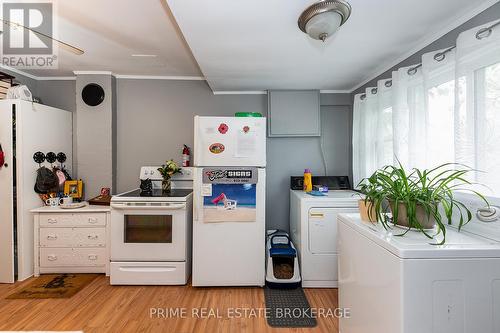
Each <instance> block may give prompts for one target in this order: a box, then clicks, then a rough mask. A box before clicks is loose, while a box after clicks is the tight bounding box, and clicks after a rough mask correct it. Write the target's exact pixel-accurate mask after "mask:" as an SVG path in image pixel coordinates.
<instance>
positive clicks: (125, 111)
mask: <svg viewBox="0 0 500 333" xmlns="http://www.w3.org/2000/svg"><path fill="white" fill-rule="evenodd" d="M117 98H118V99H117V108H118V114H117V189H118V192H121V191H125V190H128V189H132V188H135V187H137V186H138V177H139V169H140V167H141V166H143V165H159V164H161V163H164V162H165V160H167V159H170V158H172V159H174V160H176V161H180V160H181V150H182V145H183V144H187V145H188V146H190V147H193V135H194V133H193V117H194V116H195V115H205V116H215V115H217V116H232V115H234V113H235V112H237V111H251V112H261V113H263V114H265V113H266V112H267V99H266V96H265V95H214V94H213V93H212V91H211V90H210V89H209V87H208V86H207V84H206V83H205V82H204V81H166V80H133V79H119V80H117Z"/></svg>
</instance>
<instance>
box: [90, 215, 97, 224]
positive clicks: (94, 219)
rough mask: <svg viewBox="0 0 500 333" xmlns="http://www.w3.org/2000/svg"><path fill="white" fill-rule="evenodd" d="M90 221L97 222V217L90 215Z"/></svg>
mask: <svg viewBox="0 0 500 333" xmlns="http://www.w3.org/2000/svg"><path fill="white" fill-rule="evenodd" d="M89 223H92V224H95V223H97V219H96V218H95V217H89Z"/></svg>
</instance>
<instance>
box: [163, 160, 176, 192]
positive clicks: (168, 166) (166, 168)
mask: <svg viewBox="0 0 500 333" xmlns="http://www.w3.org/2000/svg"><path fill="white" fill-rule="evenodd" d="M158 171H159V172H160V174H161V175H162V177H163V181H162V182H161V189H162V190H163V192H170V190H171V188H172V182H171V178H172V176H173V175H175V174H176V173H180V172H181V168H179V166H178V165H177V163H175V162H174V160H169V161H166V162H165V164H162V165H161V168H158Z"/></svg>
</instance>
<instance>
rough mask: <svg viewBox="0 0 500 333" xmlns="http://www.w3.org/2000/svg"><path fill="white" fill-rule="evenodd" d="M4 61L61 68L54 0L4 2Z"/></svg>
mask: <svg viewBox="0 0 500 333" xmlns="http://www.w3.org/2000/svg"><path fill="white" fill-rule="evenodd" d="M1 19H2V23H3V24H2V27H1V28H2V32H3V33H2V48H1V49H2V65H5V66H9V67H16V68H24V69H30V68H33V69H36V68H57V63H56V60H57V56H56V55H55V54H54V53H55V52H54V51H55V48H54V41H53V40H52V36H53V33H54V6H53V4H52V3H50V2H29V3H28V2H4V3H3V4H2V17H1Z"/></svg>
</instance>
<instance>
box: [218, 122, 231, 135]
mask: <svg viewBox="0 0 500 333" xmlns="http://www.w3.org/2000/svg"><path fill="white" fill-rule="evenodd" d="M228 130H229V126H227V125H226V124H224V123H222V124H220V125H219V133H220V134H226V133H227V131H228Z"/></svg>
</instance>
